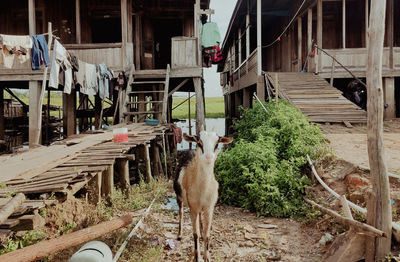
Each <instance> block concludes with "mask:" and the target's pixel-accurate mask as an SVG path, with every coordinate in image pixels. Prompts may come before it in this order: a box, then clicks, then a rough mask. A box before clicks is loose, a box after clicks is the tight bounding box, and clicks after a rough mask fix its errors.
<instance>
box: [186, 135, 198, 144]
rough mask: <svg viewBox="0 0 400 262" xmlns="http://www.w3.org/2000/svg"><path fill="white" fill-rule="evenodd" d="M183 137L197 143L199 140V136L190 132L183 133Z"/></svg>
mask: <svg viewBox="0 0 400 262" xmlns="http://www.w3.org/2000/svg"><path fill="white" fill-rule="evenodd" d="M183 138H184V139H185V140H186V141H187V142H193V143H197V142H198V141H199V140H198V138H197V136H189V135H188V134H186V133H184V134H183Z"/></svg>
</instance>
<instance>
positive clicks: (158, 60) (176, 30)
mask: <svg viewBox="0 0 400 262" xmlns="http://www.w3.org/2000/svg"><path fill="white" fill-rule="evenodd" d="M153 26H154V55H155V59H154V60H155V68H156V69H165V68H167V64H170V63H171V38H172V37H174V36H181V35H183V25H182V20H180V19H156V20H153Z"/></svg>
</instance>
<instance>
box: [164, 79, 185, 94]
mask: <svg viewBox="0 0 400 262" xmlns="http://www.w3.org/2000/svg"><path fill="white" fill-rule="evenodd" d="M188 81H189V78H186V79H185V80H183V81H182V82H181V83H180V84H179V85H177V86H176V87H175V88H174V89H173V90H172V91H171V92H169V93H168V97H170V96H172V94H173V93H175V92H176V91H178V90H179V89H180V88H181V87H182V86H183V85H185V84H186V83H187V82H188Z"/></svg>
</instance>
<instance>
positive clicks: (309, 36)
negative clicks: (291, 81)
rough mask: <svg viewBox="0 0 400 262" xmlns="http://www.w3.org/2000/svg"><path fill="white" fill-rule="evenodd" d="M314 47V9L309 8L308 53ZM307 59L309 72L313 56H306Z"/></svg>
mask: <svg viewBox="0 0 400 262" xmlns="http://www.w3.org/2000/svg"><path fill="white" fill-rule="evenodd" d="M312 48H313V47H312V9H311V8H309V9H308V12H307V54H308V53H309V52H310V51H311V49H312ZM306 59H308V63H307V72H310V69H311V66H310V62H311V57H310V56H309V55H308V57H306Z"/></svg>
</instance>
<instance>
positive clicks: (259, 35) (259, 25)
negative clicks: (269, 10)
mask: <svg viewBox="0 0 400 262" xmlns="http://www.w3.org/2000/svg"><path fill="white" fill-rule="evenodd" d="M261 3H262V0H257V75H258V76H261V72H262V21H261V20H262V15H261V13H262V10H261V8H262V5H261ZM260 99H261V97H260Z"/></svg>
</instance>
